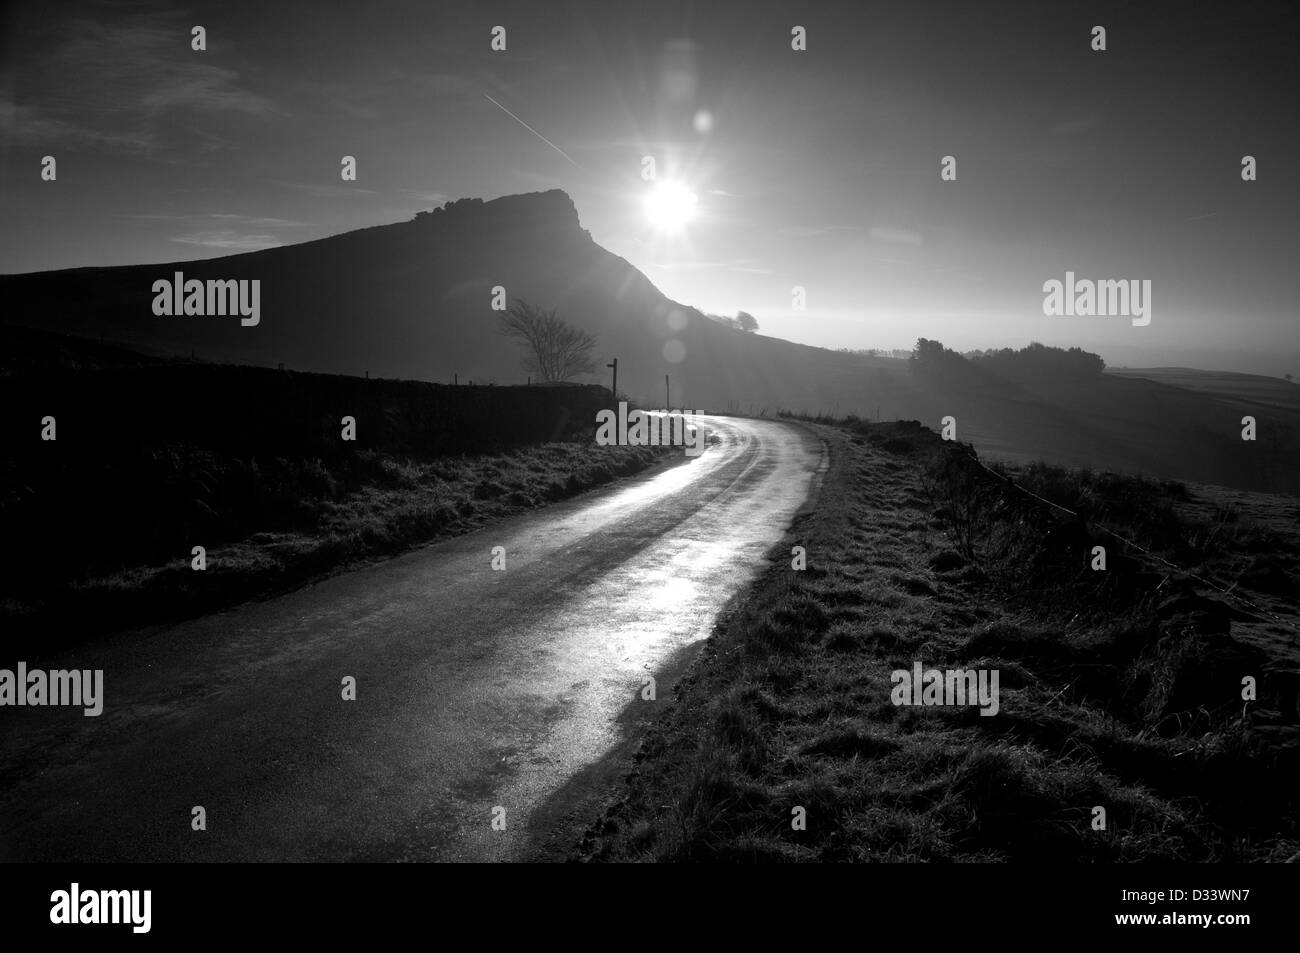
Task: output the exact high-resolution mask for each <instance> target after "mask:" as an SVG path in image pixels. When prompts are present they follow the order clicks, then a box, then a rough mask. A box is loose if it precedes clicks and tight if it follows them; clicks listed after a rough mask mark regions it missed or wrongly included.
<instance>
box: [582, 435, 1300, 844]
mask: <svg viewBox="0 0 1300 953" xmlns="http://www.w3.org/2000/svg"><path fill="white" fill-rule="evenodd" d="M822 430H823V432H824V433H825V435H826V436H827V439H828V440H829V441H830V443H831V447H832V464H831V469H830V471H829V472H828V473H827V476H826V480H825V482H824V484H823V488H822V493H821V497H820V500H819V502H818V505H817V506H816V508H815V510H814V511H813V512H812V513H811V514H810V515H809V516H808V517H806V518H805V519H803V520H802V521H801V522H799V523H798V524H797V525H796V526H795V527H794V528H793V530H792V533H791V536H790V539H789V540H787V541H786V542H785V544H784V546H783V547H782V549H780V550H778V552H783V553H789V552H790V547H791V546H792V545H795V544H799V545H803V546H805V547H806V548H807V553H808V566H807V569H806V570H803V571H798V570H794V569H792V568H791V567H790V561H789V557H788V556H785V557H784V558H782V559H780V560H779V561H777V562H775V564H774V565H773V566H772V567H771V568H770V570H769V571H768V572H767V573H766V575H765V576H764V577H763V578H762V579H761V580H760V581H759V583H758V584H757V585H755V586H754V587H753V588H752V590H751V595H750V596H749V597H748V601H747V602H745V603H743V604H741V605H740V607H739V608H737V609H736V610H735V611H734V612H733V613H732V614H731V615H730V616H729V617H728V618H726V619H724V620H723V621H722V622H721V623H720V624H719V627H718V630H717V631H716V632H715V634H714V636H713V637H712V638H711V639H710V640H709V643H708V645H707V647H706V648H705V650H704V652H703V654H702V656H701V658H700V660H699V661H698V662H697V664H696V665H695V667H694V669H693V670H692V672H691V674H690V675H688V676H687V677H686V678H685V679H684V680H683V681H682V682H681V683H680V685H679V686H678V689H677V692H676V698H675V703H674V704H673V705H672V706H671V707H669V708H668V709H667V711H666V712H665V713H664V715H663V716H662V717H661V718H660V719H659V721H658V722H657V723H656V724H655V725H654V726H653V727H652V728H651V729H650V731H649V732H648V734H647V736H646V738H645V740H644V742H643V744H642V746H641V749H640V751H639V753H638V755H637V757H636V760H635V763H634V765H633V768H632V770H631V772H630V774H629V775H628V777H627V779H626V786H625V788H624V789H623V790H622V791H621V792H620V794H619V795H618V797H617V799H616V800H615V801H614V803H613V804H612V806H611V807H610V808H609V809H608V810H607V811H606V812H605V814H604V815H603V817H601V818H600V820H599V821H598V822H596V823H595V824H594V825H593V826H592V827H591V828H590V829H589V830H588V831H587V832H586V834H585V836H584V837H583V839H582V841H581V843H580V845H579V846H578V847H577V848H575V855H576V856H578V857H581V858H582V859H586V860H600V861H603V860H650V861H703V860H709V861H717V860H744V861H762V860H790V861H971V860H977V861H978V860H1006V861H1038V860H1053V861H1065V862H1090V861H1135V860H1190V861H1230V860H1246V861H1254V860H1270V859H1272V860H1276V859H1291V858H1295V857H1297V855H1300V835H1298V832H1297V826H1296V807H1297V804H1296V800H1297V795H1296V792H1295V791H1294V788H1293V786H1291V785H1286V784H1282V783H1279V779H1280V778H1281V777H1285V776H1290V774H1294V773H1295V772H1296V770H1297V768H1300V757H1298V756H1300V737H1298V735H1300V728H1296V727H1295V725H1294V724H1293V722H1294V720H1295V715H1296V712H1295V699H1294V694H1293V690H1294V684H1295V682H1294V679H1293V677H1291V675H1290V673H1291V672H1293V671H1294V670H1295V666H1294V656H1290V657H1270V655H1269V652H1268V651H1267V650H1266V647H1267V646H1269V645H1276V644H1280V643H1279V642H1276V641H1274V642H1270V641H1269V639H1267V638H1264V639H1242V638H1238V637H1236V636H1238V635H1244V634H1248V633H1249V632H1251V631H1253V630H1258V631H1261V632H1264V634H1266V635H1275V636H1276V635H1278V632H1276V631H1273V630H1274V629H1277V628H1278V627H1279V625H1280V626H1281V630H1285V628H1286V625H1287V624H1286V623H1285V622H1283V623H1277V622H1273V621H1267V620H1263V619H1262V617H1244V616H1243V613H1242V611H1241V610H1240V608H1239V607H1238V606H1236V605H1235V604H1234V603H1233V602H1232V601H1231V600H1227V601H1224V600H1220V599H1217V598H1214V597H1213V595H1214V594H1213V593H1210V594H1207V593H1206V592H1205V591H1204V589H1203V587H1202V586H1200V585H1199V584H1198V583H1196V582H1195V581H1194V580H1192V579H1190V578H1189V577H1187V576H1185V575H1182V574H1179V573H1174V572H1171V571H1168V570H1167V569H1166V568H1163V567H1160V568H1153V566H1154V567H1159V564H1158V563H1155V564H1153V563H1152V561H1151V559H1150V558H1149V557H1146V556H1143V555H1142V554H1140V553H1139V552H1138V551H1137V550H1136V549H1131V548H1130V547H1128V546H1126V545H1125V544H1121V543H1120V542H1118V540H1116V539H1115V538H1114V537H1113V536H1110V535H1108V534H1105V533H1104V532H1102V531H1101V530H1100V529H1099V526H1101V525H1104V526H1106V527H1107V528H1109V529H1110V530H1113V531H1115V532H1118V533H1120V534H1121V535H1122V536H1124V537H1125V538H1127V539H1129V540H1131V541H1132V542H1133V543H1136V544H1138V545H1140V546H1141V547H1142V548H1144V549H1147V550H1150V551H1151V552H1153V553H1156V554H1159V555H1162V556H1164V557H1165V558H1167V559H1169V560H1170V561H1173V562H1176V563H1178V564H1179V565H1182V566H1185V567H1187V568H1189V569H1191V570H1193V571H1195V572H1196V573H1197V574H1198V575H1201V576H1203V577H1205V576H1209V575H1216V574H1217V575H1219V576H1222V575H1223V574H1224V573H1225V572H1232V573H1235V575H1234V576H1233V580H1234V581H1235V582H1237V583H1240V584H1241V585H1242V586H1243V589H1242V590H1239V591H1246V592H1248V593H1249V595H1250V597H1251V599H1252V600H1253V601H1257V604H1258V603H1260V602H1267V604H1268V605H1271V606H1273V607H1274V608H1276V609H1277V610H1278V611H1279V612H1282V611H1286V610H1285V608H1284V607H1283V606H1282V605H1281V604H1280V603H1279V602H1278V601H1277V597H1278V593H1279V592H1294V591H1295V569H1296V561H1297V560H1296V557H1297V556H1298V555H1300V550H1298V549H1297V547H1296V541H1295V537H1294V533H1293V531H1292V529H1291V526H1293V524H1291V526H1285V527H1281V528H1279V527H1278V526H1274V525H1269V524H1268V523H1267V522H1256V521H1252V520H1247V519H1243V518H1240V516H1239V515H1236V514H1234V513H1233V512H1231V511H1227V510H1224V508H1223V507H1220V506H1215V505H1207V503H1206V501H1205V500H1204V499H1201V498H1198V497H1196V496H1195V495H1194V494H1192V493H1191V492H1190V491H1189V490H1188V489H1187V488H1186V487H1184V486H1181V485H1179V484H1170V483H1155V482H1151V481H1146V480H1138V479H1132V478H1121V477H1114V476H1112V475H1108V474H1100V475H1098V474H1091V473H1086V472H1084V473H1077V472H1074V473H1071V472H1066V471H1062V470H1057V469H1054V468H1048V467H1032V468H1028V469H1026V470H1023V471H1002V473H1001V474H996V473H989V472H988V471H987V470H985V469H983V468H981V467H979V466H978V465H977V464H975V463H974V462H973V461H972V460H971V459H970V456H969V452H970V451H969V449H968V448H958V447H954V446H952V445H950V444H943V443H942V442H940V441H939V440H938V438H937V436H936V435H934V434H932V433H931V432H929V431H926V430H924V429H923V428H921V427H920V426H919V425H917V424H903V423H900V424H876V425H873V424H862V423H860V422H856V421H851V422H849V423H848V424H847V425H845V426H842V427H836V428H832V427H824V428H822ZM1007 478H1011V479H1013V480H1014V481H1015V482H1016V483H1017V484H1018V485H1021V486H1023V487H1025V488H1026V489H1031V490H1033V492H1036V493H1039V494H1040V495H1042V496H1044V497H1047V498H1049V499H1053V500H1056V501H1058V502H1060V503H1062V504H1063V505H1066V506H1069V507H1070V508H1071V509H1073V510H1075V511H1076V512H1078V513H1079V514H1080V515H1079V517H1077V518H1076V517H1073V516H1067V515H1065V514H1063V513H1061V512H1059V511H1057V510H1054V509H1052V508H1051V507H1047V506H1045V505H1044V504H1041V503H1039V502H1036V501H1034V500H1033V499H1032V498H1030V497H1028V496H1026V495H1025V494H1024V493H1022V492H1020V491H1019V490H1017V489H1015V488H1014V487H1012V486H1011V485H1010V484H1009V483H1008V482H1007ZM1283 505H1285V504H1283ZM1293 505H1294V501H1292V506H1293ZM1096 545H1103V546H1105V547H1106V549H1107V558H1108V565H1107V568H1106V570H1105V571H1097V570H1093V569H1092V568H1091V565H1092V559H1093V547H1094V546H1096ZM1250 587H1253V588H1250ZM1270 599H1273V600H1274V601H1272V602H1268V600H1270ZM1291 618H1292V620H1294V616H1292V617H1291ZM1289 642H1290V644H1294V633H1293V632H1292V633H1291V635H1290V637H1289ZM918 661H919V662H920V663H921V664H922V666H923V667H924V668H926V669H929V668H937V669H953V668H968V669H987V670H997V671H998V672H999V674H1000V696H1001V697H1000V708H999V711H998V713H997V714H996V715H994V716H991V717H988V716H981V715H980V713H979V709H978V708H976V707H971V706H963V707H957V706H952V707H949V706H934V707H928V706H927V707H911V706H897V705H895V704H894V703H893V701H892V700H891V689H892V688H893V683H892V680H891V673H892V672H894V671H896V670H911V669H912V667H913V664H914V663H915V662H918ZM1247 675H1249V676H1252V677H1254V678H1256V679H1257V681H1258V683H1259V687H1258V699H1257V700H1256V701H1244V700H1243V698H1242V691H1243V687H1242V681H1241V679H1242V678H1243V677H1244V676H1247ZM1288 772H1289V773H1288ZM1098 808H1101V809H1104V812H1105V814H1104V818H1105V825H1104V828H1102V827H1101V826H1100V825H1099V823H1098V820H1099V818H1100V817H1101V815H1100V814H1099V813H1098V810H1097V809H1098ZM800 815H802V816H803V817H804V818H805V822H804V826H803V829H800V825H799V824H798V823H796V822H797V820H798V818H799V816H800Z"/></svg>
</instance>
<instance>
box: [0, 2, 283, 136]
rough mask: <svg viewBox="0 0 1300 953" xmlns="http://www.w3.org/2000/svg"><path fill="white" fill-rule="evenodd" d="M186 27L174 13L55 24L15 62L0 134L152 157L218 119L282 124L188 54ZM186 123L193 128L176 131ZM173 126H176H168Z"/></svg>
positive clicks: (273, 109) (256, 98) (0, 105)
mask: <svg viewBox="0 0 1300 953" xmlns="http://www.w3.org/2000/svg"><path fill="white" fill-rule="evenodd" d="M189 31H190V23H189V21H188V20H185V19H183V18H182V15H181V14H176V13H123V12H121V11H114V12H113V14H112V16H111V17H110V16H108V15H105V16H104V17H103V18H102V19H89V18H85V17H81V18H76V19H72V20H70V21H67V22H60V23H59V24H58V27H57V31H56V30H54V29H53V28H51V29H50V30H49V31H48V32H47V33H45V34H44V35H43V36H42V35H37V36H36V37H35V38H34V39H33V41H32V43H31V45H30V46H29V47H28V48H26V49H24V51H23V52H22V53H21V54H19V55H18V56H16V57H15V58H14V59H15V64H14V65H15V67H16V68H15V69H14V72H13V77H12V79H11V80H10V82H8V83H7V84H6V87H7V88H6V90H5V92H4V93H3V95H2V96H0V129H2V130H3V131H4V133H5V135H6V137H12V138H15V139H18V140H20V141H25V142H35V141H39V142H42V143H49V144H51V145H56V144H59V143H64V142H69V141H71V142H88V143H93V144H96V145H101V146H109V147H120V148H124V149H127V150H153V149H156V148H159V147H160V146H162V145H163V144H164V140H165V139H167V138H169V137H170V136H172V135H174V133H175V132H176V131H178V130H185V129H190V130H194V131H198V133H199V135H205V134H206V136H207V141H208V146H209V148H210V149H211V148H224V147H227V146H228V141H227V140H225V139H223V138H222V137H221V136H219V135H217V134H216V133H209V132H206V131H200V130H202V124H203V122H205V121H210V119H211V117H213V116H214V115H217V114H235V115H244V116H252V117H255V118H259V119H270V118H273V117H279V116H283V115H285V113H284V111H283V110H281V109H280V108H278V107H277V106H276V105H275V104H274V103H273V102H272V101H271V100H270V99H269V98H268V97H266V96H264V95H262V94H261V93H257V92H254V91H253V90H251V89H249V88H247V86H245V85H244V84H243V83H241V81H240V74H239V72H238V71H237V70H236V69H234V68H232V67H231V66H229V65H228V64H224V63H223V64H222V65H218V64H217V63H216V62H214V61H211V60H208V59H207V57H208V55H209V54H207V53H201V52H196V51H194V50H192V49H191V48H190V32H189ZM185 117H193V118H194V119H196V120H198V123H197V125H198V127H199V128H198V130H195V125H196V123H194V122H185V121H184V118H185ZM178 119H181V120H182V121H181V122H179V123H178V122H177V120H178Z"/></svg>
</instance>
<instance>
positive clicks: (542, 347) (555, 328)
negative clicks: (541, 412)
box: [498, 300, 596, 383]
mask: <svg viewBox="0 0 1300 953" xmlns="http://www.w3.org/2000/svg"><path fill="white" fill-rule="evenodd" d="M498 330H499V331H500V332H501V333H502V334H504V335H505V336H506V337H510V338H514V339H515V340H517V341H519V342H520V343H522V344H524V345H525V346H526V347H527V348H528V353H527V354H526V355H525V356H524V358H523V365H524V370H526V371H529V372H530V373H533V374H536V375H537V376H538V378H539V380H540V381H541V383H558V382H560V381H566V380H568V379H569V378H571V377H573V376H574V375H577V374H586V373H590V372H591V371H594V370H595V369H596V362H595V361H594V360H592V358H591V351H592V348H594V347H595V346H596V338H595V335H592V334H589V333H588V332H586V331H582V330H580V329H578V328H575V327H573V326H572V325H570V324H566V323H565V322H564V321H561V320H560V319H559V318H557V317H556V316H555V309H554V308H552V309H551V310H550V311H545V310H543V309H542V308H539V307H536V306H534V305H531V304H529V303H528V302H526V301H522V300H516V301H515V302H514V303H513V304H512V305H511V306H510V309H509V310H508V311H506V312H504V313H503V314H502V315H501V323H500V327H499V328H498Z"/></svg>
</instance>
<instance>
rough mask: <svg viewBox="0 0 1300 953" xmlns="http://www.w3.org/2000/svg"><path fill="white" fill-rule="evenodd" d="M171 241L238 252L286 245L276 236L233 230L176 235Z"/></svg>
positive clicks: (224, 229) (223, 229) (225, 229)
mask: <svg viewBox="0 0 1300 953" xmlns="http://www.w3.org/2000/svg"><path fill="white" fill-rule="evenodd" d="M171 240H172V241H174V242H178V243H180V244H182V245H201V246H202V247H204V248H219V249H221V250H222V251H236V252H239V251H259V250H261V249H263V248H278V247H279V246H281V245H283V244H284V242H282V241H280V239H278V238H276V237H275V236H274V235H250V234H245V233H241V232H238V231H236V230H234V229H231V228H222V229H214V230H210V231H201V232H191V233H190V234H188V235H176V236H174V237H173V238H172V239H171Z"/></svg>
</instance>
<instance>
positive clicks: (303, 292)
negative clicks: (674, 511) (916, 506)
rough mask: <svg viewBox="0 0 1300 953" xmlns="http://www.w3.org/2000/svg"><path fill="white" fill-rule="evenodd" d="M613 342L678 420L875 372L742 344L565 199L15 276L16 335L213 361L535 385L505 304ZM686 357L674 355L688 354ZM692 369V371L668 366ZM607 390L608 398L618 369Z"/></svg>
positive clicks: (807, 393)
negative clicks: (247, 322)
mask: <svg viewBox="0 0 1300 953" xmlns="http://www.w3.org/2000/svg"><path fill="white" fill-rule="evenodd" d="M177 271H180V272H182V273H183V274H184V276H185V278H186V279H187V280H188V279H190V278H196V279H199V280H201V281H207V280H209V279H260V280H261V321H260V323H259V324H258V325H257V326H256V327H241V326H240V323H239V320H238V318H230V317H226V318H219V317H155V316H154V314H153V312H152V302H153V297H154V296H153V292H152V290H151V288H152V285H153V282H154V281H155V280H156V279H159V278H166V279H171V278H172V275H173V273H174V272H177ZM497 285H500V286H503V287H504V288H505V289H506V291H507V294H508V295H509V296H511V297H512V298H513V297H520V298H524V299H526V300H528V301H530V302H532V303H534V304H537V305H541V306H543V307H546V308H552V307H554V308H557V309H558V315H559V316H560V317H561V318H563V319H565V320H566V321H569V322H570V323H572V324H574V325H577V326H579V327H582V328H585V329H586V330H588V331H591V332H592V333H594V334H596V335H597V337H598V340H599V347H598V352H597V355H596V356H597V357H598V358H600V361H599V363H600V364H602V365H603V364H605V363H607V362H608V361H609V360H610V359H611V358H614V357H617V358H618V359H619V389H620V390H621V391H624V392H626V393H628V394H630V395H632V396H633V397H637V398H643V399H645V400H647V401H652V402H657V403H662V401H663V397H662V396H661V395H662V394H663V384H664V375H665V374H668V375H671V376H672V388H673V392H672V399H673V403H674V404H675V405H678V406H688V407H701V406H709V407H715V408H724V407H726V406H727V405H728V404H729V403H731V404H733V405H734V406H735V407H738V408H739V407H743V408H744V409H748V408H749V405H750V404H756V405H757V407H756V408H755V409H756V410H757V409H761V407H762V406H767V407H768V408H769V409H770V410H771V411H775V409H776V408H777V406H786V405H788V406H796V407H800V408H814V407H817V406H822V407H827V406H829V405H831V404H832V403H833V402H835V400H836V393H837V392H841V391H846V390H848V389H851V387H852V383H853V380H854V377H855V376H856V375H858V374H859V373H860V371H861V368H862V367H863V366H864V362H863V359H862V358H860V357H857V356H854V355H849V354H837V353H835V352H831V351H827V350H823V349H820V348H812V347H806V346H804V345H798V344H791V343H789V342H784V341H777V340H775V339H772V338H765V337H761V336H756V335H753V334H746V333H744V332H741V331H738V330H735V329H731V328H725V327H722V326H721V325H718V324H717V323H715V322H713V321H709V320H708V319H706V318H705V317H704V316H703V315H702V314H701V313H700V312H699V311H697V310H696V309H694V308H690V307H686V306H684V305H680V304H677V303H676V302H673V301H671V300H669V299H668V298H666V297H665V296H664V295H663V294H662V293H660V291H659V290H658V289H657V288H655V287H654V285H653V284H651V282H650V280H649V279H648V278H646V277H645V275H643V274H642V273H641V272H639V271H638V270H637V269H635V268H634V267H632V266H631V265H630V264H629V263H628V262H626V261H625V260H623V259H622V258H619V257H618V256H616V255H614V254H612V253H610V252H608V251H606V250H605V249H604V248H602V247H600V246H599V245H598V244H596V243H595V242H594V241H593V240H592V238H591V236H590V234H588V233H587V232H586V231H585V230H584V229H583V228H582V227H581V225H580V224H579V221H578V214H577V210H576V209H575V208H574V205H573V202H572V200H571V199H570V198H569V197H568V195H566V194H565V193H564V192H561V191H558V190H553V191H550V192H541V193H533V194H528V195H515V196H508V197H505V198H501V199H496V200H494V201H490V202H482V201H479V200H473V199H470V200H462V201H460V202H454V203H451V204H450V205H448V206H447V207H445V208H443V209H440V210H437V211H434V212H432V213H422V214H421V215H419V216H417V217H416V219H415V220H414V221H410V222H402V223H399V224H394V225H384V226H378V227H375V228H366V229H361V230H358V231H354V232H348V233H345V234H342V235H337V236H334V237H331V238H325V239H320V240H318V241H312V242H306V243H303V244H300V245H290V246H285V247H280V248H271V249H266V250H263V251H257V252H250V253H247V254H241V255H231V256H227V257H222V258H213V259H207V260H203V261H192V262H181V263H170V264H161V265H133V266H126V267H116V268H81V269H73V270H65V271H53V272H43V273H38V274H32V275H20V276H4V277H0V294H3V299H4V300H5V302H6V307H5V311H6V312H7V313H8V314H9V315H11V317H10V318H9V320H12V321H14V322H16V323H20V324H24V325H27V326H31V327H38V328H42V329H46V330H52V331H59V332H64V333H72V334H79V335H83V336H90V337H95V338H97V337H99V336H101V335H103V336H105V337H106V338H107V339H108V340H110V341H118V342H122V343H127V344H134V345H138V346H145V347H149V348H152V349H154V350H161V351H164V352H166V351H170V352H174V353H178V354H185V355H188V354H189V353H190V352H191V350H193V351H194V352H195V353H196V354H197V355H198V356H199V357H206V358H209V359H216V360H228V361H239V362H249V363H258V364H264V365H269V366H276V365H278V364H279V363H281V362H283V363H284V364H286V366H288V367H290V368H293V369H297V370H312V371H322V372H327V373H341V374H353V375H357V376H360V375H362V374H364V373H365V372H367V371H369V372H370V374H371V376H372V377H376V376H378V377H396V378H410V379H420V380H433V381H439V382H450V381H451V380H452V376H453V375H459V378H460V380H461V381H462V382H463V381H466V380H474V381H475V382H476V383H479V382H488V381H495V382H496V383H500V384H507V383H524V380H525V373H524V371H523V370H522V369H521V365H520V356H521V355H520V352H519V349H518V348H517V346H516V345H515V344H513V343H512V342H511V341H509V340H506V339H505V338H503V337H501V336H500V335H498V334H497V333H496V332H495V328H496V319H497V314H496V312H494V311H492V310H491V308H490V303H491V294H492V288H493V287H494V286H497ZM674 342H675V343H674ZM666 349H667V350H668V351H669V353H670V356H672V357H679V358H680V359H679V360H677V361H674V360H670V359H669V358H668V357H666V356H665V350H666ZM591 379H592V380H598V381H601V382H607V381H608V379H609V377H608V372H606V371H603V370H602V372H601V373H600V374H599V376H594V377H592V378H591Z"/></svg>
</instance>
